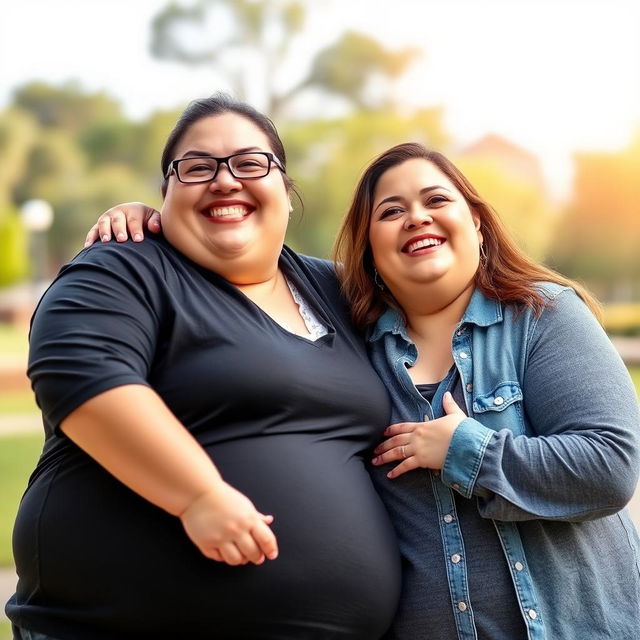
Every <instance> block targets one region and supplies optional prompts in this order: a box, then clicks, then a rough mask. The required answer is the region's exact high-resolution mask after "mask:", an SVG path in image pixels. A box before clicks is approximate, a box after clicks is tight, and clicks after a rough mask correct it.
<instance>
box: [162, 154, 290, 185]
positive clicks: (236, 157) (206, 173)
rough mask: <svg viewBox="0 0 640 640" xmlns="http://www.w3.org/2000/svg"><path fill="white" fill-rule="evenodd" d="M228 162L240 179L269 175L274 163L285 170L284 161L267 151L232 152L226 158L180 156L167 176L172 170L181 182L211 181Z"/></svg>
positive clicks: (234, 174)
mask: <svg viewBox="0 0 640 640" xmlns="http://www.w3.org/2000/svg"><path fill="white" fill-rule="evenodd" d="M222 164H226V165H227V169H229V173H230V174H231V175H232V176H233V177H234V178H236V179H238V180H256V179H257V178H264V177H265V176H267V175H269V171H271V165H272V164H274V165H275V166H276V167H278V169H280V171H283V172H284V167H283V166H282V162H280V160H278V158H276V156H274V155H273V153H268V152H267V151H254V152H252V153H232V154H231V155H230V156H226V157H225V158H216V157H214V156H200V157H197V158H180V159H178V160H173V161H172V162H171V163H170V164H169V168H168V169H167V173H166V174H165V176H164V177H165V178H169V176H170V175H171V172H172V171H175V172H176V177H177V178H178V180H179V181H180V182H185V183H187V184H193V183H197V182H211V181H212V180H215V179H216V176H217V175H218V171H219V169H220V165H222Z"/></svg>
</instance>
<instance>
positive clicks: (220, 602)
mask: <svg viewBox="0 0 640 640" xmlns="http://www.w3.org/2000/svg"><path fill="white" fill-rule="evenodd" d="M285 167H286V157H285V153H284V149H283V147H282V143H281V141H280V139H279V137H278V134H277V132H276V130H275V128H274V126H273V124H272V123H271V121H270V120H268V119H267V118H266V117H265V116H263V115H262V114H260V113H258V112H256V111H255V110H254V109H252V108H251V107H249V106H247V105H245V104H242V103H236V102H234V101H232V100H230V99H228V98H226V97H224V96H216V97H213V98H210V99H205V100H200V101H197V102H194V103H192V104H191V105H190V106H189V107H188V108H187V109H186V111H185V112H184V113H183V115H182V117H181V118H180V120H179V121H178V123H177V124H176V127H175V128H174V130H173V132H172V133H171V135H170V136H169V139H168V141H167V143H166V146H165V150H164V153H163V155H162V171H163V175H164V183H163V188H162V191H163V195H164V203H163V207H162V221H163V235H162V236H158V237H156V238H154V239H153V240H151V241H148V242H145V243H144V244H142V245H133V244H129V245H122V246H116V245H115V244H97V245H95V246H93V247H91V248H89V249H87V250H85V251H83V252H81V253H80V254H79V255H78V256H76V258H74V259H73V260H72V261H71V262H70V263H69V264H67V265H65V266H64V267H63V269H62V270H61V272H60V274H59V275H58V277H57V279H56V280H55V281H54V283H53V284H52V285H51V287H50V288H49V289H48V291H47V292H46V293H45V295H44V296H43V298H42V300H41V301H40V303H39V306H38V308H37V310H36V312H35V315H34V318H33V322H32V329H31V336H30V342H31V344H30V354H29V371H28V373H29V376H30V377H31V380H32V383H33V387H34V389H35V392H36V396H37V400H38V404H39V406H40V407H41V409H42V412H43V418H44V425H45V432H46V441H45V446H44V451H43V454H42V456H41V458H40V460H39V462H38V465H37V467H36V470H35V471H34V473H33V474H32V476H31V479H30V481H29V486H28V488H27V491H26V493H25V495H24V497H23V500H22V502H21V504H20V508H19V512H18V516H17V520H16V524H15V530H14V555H15V560H16V566H17V570H18V575H19V582H18V587H17V592H16V594H15V595H14V596H13V597H12V598H11V600H10V601H9V603H8V605H7V608H6V611H7V614H8V616H9V617H10V619H11V620H12V622H13V624H14V634H15V635H14V637H15V638H22V639H37V640H42V639H55V638H57V639H60V640H63V639H66V638H74V640H75V639H78V640H94V639H95V640H113V639H115V638H117V639H118V640H128V639H133V638H141V637H145V638H154V640H158V639H160V640H162V639H165V638H166V639H167V640H168V639H169V638H170V639H172V640H175V639H177V638H190V639H199V638H201V639H205V638H207V639H210V638H220V639H224V640H232V639H234V638H257V639H260V638H264V639H273V640H281V639H284V638H305V639H307V638H308V639H310V640H313V639H318V640H319V639H332V638H335V639H338V638H345V639H346V638H349V639H351V638H360V639H361V640H371V639H374V638H379V637H381V636H382V635H383V633H384V632H385V630H386V629H387V627H388V626H389V624H390V622H391V619H392V616H393V613H394V611H395V608H396V604H397V599H398V595H399V589H400V568H399V556H398V551H397V547H396V542H395V538H394V535H393V530H392V528H391V524H390V522H389V521H388V517H387V515H386V512H385V510H384V508H383V506H382V504H381V502H380V500H379V498H378V496H377V493H376V492H375V490H374V489H373V486H372V484H371V481H370V478H369V476H368V473H367V471H366V469H365V465H364V456H365V455H369V453H370V451H371V449H372V448H373V446H375V444H376V443H377V442H378V441H379V439H380V435H381V433H382V430H383V429H384V427H385V425H386V424H387V421H388V417H389V400H388V397H387V394H386V391H385V389H384V387H383V385H382V383H381V382H380V380H379V379H378V377H377V376H376V374H375V372H374V371H373V370H372V369H371V367H370V365H369V362H368V358H367V354H366V350H365V348H364V345H363V343H362V341H361V340H360V339H359V338H358V337H357V335H356V334H355V333H354V331H353V329H352V327H351V324H350V318H349V314H348V310H347V309H346V308H345V306H344V305H343V303H342V302H341V300H340V298H339V294H338V286H337V283H336V278H335V275H334V272H333V270H332V268H331V266H330V265H329V264H327V263H325V262H323V261H320V260H316V259H310V258H305V257H302V256H298V255H296V254H295V253H293V252H292V251H290V250H289V249H287V248H286V247H284V246H283V242H284V235H285V231H286V227H287V222H288V219H289V213H290V208H291V204H290V199H289V194H290V193H291V189H292V182H291V180H290V178H289V177H288V176H287V174H286V169H285Z"/></svg>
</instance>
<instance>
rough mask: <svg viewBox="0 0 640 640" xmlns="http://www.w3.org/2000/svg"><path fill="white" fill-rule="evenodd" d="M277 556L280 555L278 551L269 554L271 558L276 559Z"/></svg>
mask: <svg viewBox="0 0 640 640" xmlns="http://www.w3.org/2000/svg"><path fill="white" fill-rule="evenodd" d="M277 557H278V552H277V551H272V552H271V553H268V554H267V558H269V560H275V559H276V558H277Z"/></svg>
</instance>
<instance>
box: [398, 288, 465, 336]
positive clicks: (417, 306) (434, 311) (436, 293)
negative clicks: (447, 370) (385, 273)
mask: <svg viewBox="0 0 640 640" xmlns="http://www.w3.org/2000/svg"><path fill="white" fill-rule="evenodd" d="M416 289H417V291H416ZM473 290H474V284H473V282H470V283H469V285H468V286H467V287H466V288H465V289H463V290H462V291H459V292H457V293H456V294H454V295H452V294H451V291H450V290H449V291H447V290H446V289H445V288H444V287H441V286H438V284H437V283H436V284H428V285H424V286H421V287H417V288H416V286H415V285H413V286H412V287H411V296H409V295H403V292H398V294H399V295H397V294H396V292H392V293H393V294H394V297H395V298H396V300H398V302H399V303H400V305H401V306H402V309H403V310H404V312H405V314H406V316H407V328H408V330H409V332H410V333H411V334H414V335H416V336H420V337H421V338H423V339H425V338H437V339H441V338H443V337H444V335H443V334H447V336H448V337H450V336H451V335H452V333H453V330H454V328H455V327H456V326H457V325H458V323H459V322H460V320H461V319H462V316H463V315H464V312H465V310H466V308H467V305H468V304H469V300H471V296H472V295H473ZM416 293H417V295H416Z"/></svg>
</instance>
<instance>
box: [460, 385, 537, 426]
mask: <svg viewBox="0 0 640 640" xmlns="http://www.w3.org/2000/svg"><path fill="white" fill-rule="evenodd" d="M472 408H473V413H474V416H475V417H476V419H477V420H479V421H480V422H481V423H482V424H483V425H484V426H485V427H489V428H491V429H494V430H495V431H499V430H500V429H509V430H510V431H512V432H513V433H516V434H520V433H524V432H525V424H524V418H523V415H522V389H521V388H520V385H519V384H518V383H517V382H513V381H507V382H501V383H500V384H499V385H497V386H496V387H495V388H494V389H493V390H491V391H490V392H489V393H485V394H480V395H477V396H475V397H474V398H473V405H472Z"/></svg>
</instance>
